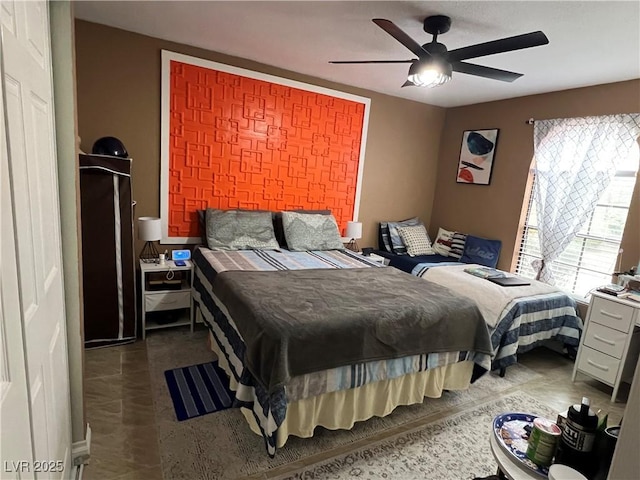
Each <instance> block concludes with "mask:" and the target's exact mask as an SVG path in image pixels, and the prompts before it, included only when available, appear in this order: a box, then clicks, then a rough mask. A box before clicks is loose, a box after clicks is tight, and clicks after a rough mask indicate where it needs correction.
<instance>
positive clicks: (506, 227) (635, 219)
mask: <svg viewBox="0 0 640 480" xmlns="http://www.w3.org/2000/svg"><path fill="white" fill-rule="evenodd" d="M507 88H508V87H507ZM638 111H640V80H631V81H627V82H620V83H612V84H607V85H598V86H594V87H586V88H578V89H573V90H565V91H560V92H553V93H547V94H541V95H532V96H528V97H520V98H514V99H510V100H503V101H497V102H490V103H483V104H477V105H470V106H465V107H458V108H451V109H448V110H447V114H446V121H445V128H444V131H443V134H442V138H441V143H440V159H439V163H438V172H437V187H436V194H435V200H434V203H433V212H432V214H431V223H430V228H429V232H430V233H431V234H432V235H433V234H435V233H437V231H438V227H444V228H447V229H451V230H458V231H462V232H467V233H471V234H474V235H478V236H482V237H487V238H497V239H500V240H502V242H503V246H502V252H501V254H500V261H499V263H498V268H500V269H504V270H509V269H511V267H512V259H513V254H514V249H515V248H517V247H518V246H519V245H518V242H517V240H518V238H517V237H518V228H519V222H520V219H521V211H522V205H523V199H524V196H525V191H526V184H527V179H528V174H529V167H530V164H531V158H532V156H533V126H532V125H528V124H526V120H527V119H528V118H535V119H551V118H565V117H582V116H591V115H607V114H615V113H637V112H638ZM489 128H499V129H500V134H499V137H498V143H497V146H496V156H495V160H494V167H493V176H492V178H491V184H490V185H488V186H485V185H468V184H458V183H456V174H457V166H458V158H459V155H460V142H461V139H462V132H463V131H464V130H472V129H489ZM622 248H623V249H624V253H623V257H622V267H623V269H628V268H629V267H631V266H632V265H636V264H637V263H638V259H640V182H638V183H637V184H636V190H635V192H634V199H633V200H632V205H631V210H630V212H629V218H628V220H627V225H626V228H625V233H624V237H623V242H622ZM514 266H515V264H514Z"/></svg>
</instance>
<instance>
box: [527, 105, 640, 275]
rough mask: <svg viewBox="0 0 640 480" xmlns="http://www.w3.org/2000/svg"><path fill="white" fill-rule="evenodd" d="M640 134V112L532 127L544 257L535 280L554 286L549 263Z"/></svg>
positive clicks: (542, 122)
mask: <svg viewBox="0 0 640 480" xmlns="http://www.w3.org/2000/svg"><path fill="white" fill-rule="evenodd" d="M639 134H640V114H621V115H606V116H601V117H584V118H563V119H554V120H539V121H536V122H535V125H534V156H535V167H534V172H535V184H534V199H535V202H536V210H537V217H538V228H539V230H538V238H539V240H540V253H541V255H542V260H535V261H534V262H533V268H534V269H535V270H536V271H537V276H536V278H537V279H538V280H541V281H543V282H546V283H549V284H551V285H553V284H554V278H553V272H552V271H551V268H550V265H551V264H552V262H553V261H554V260H555V259H557V258H558V257H559V256H560V254H562V252H563V251H564V250H565V248H567V246H568V245H569V243H571V240H573V238H574V237H575V235H576V234H577V233H578V232H579V231H580V229H581V228H582V226H583V224H584V222H585V221H586V219H587V218H588V217H589V214H590V213H591V212H592V211H593V209H594V208H595V205H596V203H597V201H598V199H599V198H600V196H601V195H602V193H603V192H604V191H605V189H606V188H607V186H608V185H609V183H610V182H611V180H612V179H613V177H614V175H615V173H616V162H617V161H618V160H619V159H625V158H627V157H628V156H629V154H630V152H631V148H632V147H633V145H634V143H635V142H636V141H637V138H638V135H639Z"/></svg>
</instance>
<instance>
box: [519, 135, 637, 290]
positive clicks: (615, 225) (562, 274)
mask: <svg viewBox="0 0 640 480" xmlns="http://www.w3.org/2000/svg"><path fill="white" fill-rule="evenodd" d="M639 163H640V151H639V149H638V145H637V144H636V145H635V147H634V148H633V149H632V150H631V154H630V155H629V157H628V158H626V159H625V160H623V161H621V162H619V164H618V166H617V170H616V174H615V177H614V178H613V180H612V181H611V183H610V184H609V186H608V187H607V189H606V190H605V192H604V193H603V194H602V195H601V196H600V198H599V199H598V202H597V203H596V206H595V208H594V209H593V211H592V212H591V214H590V215H589V217H588V219H587V221H586V222H585V224H584V225H583V227H582V228H581V229H580V231H579V232H578V234H577V235H576V236H575V237H574V238H573V240H572V241H571V243H570V244H569V245H568V246H567V248H566V249H565V250H564V251H563V252H562V254H560V256H559V257H558V258H557V259H556V260H554V261H553V262H552V264H551V268H552V270H553V275H554V277H555V285H556V286H557V287H558V288H561V289H562V290H565V291H567V292H571V293H574V294H577V295H581V296H585V295H586V294H587V293H589V291H590V290H592V289H593V288H595V287H597V286H598V285H602V284H606V283H609V282H611V274H612V273H613V272H614V271H617V270H618V268H619V265H618V259H619V256H618V254H619V250H620V242H621V240H622V234H623V232H624V226H625V223H626V220H627V213H628V211H629V205H630V203H631V198H632V196H633V189H634V186H635V182H636V173H637V171H638V168H639ZM531 174H532V175H534V178H533V183H534V188H535V181H536V180H535V174H534V170H533V169H532V171H531ZM531 190H532V192H533V188H532V189H531ZM540 259H541V255H540V243H539V241H538V219H537V212H536V205H535V202H534V201H533V193H532V194H531V195H530V198H529V207H528V212H527V217H526V221H525V225H524V229H523V234H522V239H521V246H520V254H519V257H518V263H517V266H516V273H517V274H518V275H522V276H525V277H529V278H535V277H536V271H535V270H534V268H533V267H532V265H531V263H532V262H533V261H534V260H540ZM622 267H624V265H623V266H622Z"/></svg>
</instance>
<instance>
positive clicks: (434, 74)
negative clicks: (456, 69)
mask: <svg viewBox="0 0 640 480" xmlns="http://www.w3.org/2000/svg"><path fill="white" fill-rule="evenodd" d="M407 80H408V81H410V82H411V83H413V84H414V85H416V86H418V87H427V88H433V87H437V86H439V85H443V84H445V83H447V82H448V81H449V80H451V65H449V64H448V63H445V62H438V61H430V62H425V63H414V64H412V65H411V67H409V75H408V77H407Z"/></svg>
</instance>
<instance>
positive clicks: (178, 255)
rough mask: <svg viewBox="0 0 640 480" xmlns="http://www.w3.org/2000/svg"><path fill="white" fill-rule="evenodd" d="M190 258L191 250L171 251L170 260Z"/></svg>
mask: <svg viewBox="0 0 640 480" xmlns="http://www.w3.org/2000/svg"><path fill="white" fill-rule="evenodd" d="M190 258H191V250H189V249H185V250H171V260H173V261H176V260H183V261H184V260H189V259H190Z"/></svg>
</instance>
